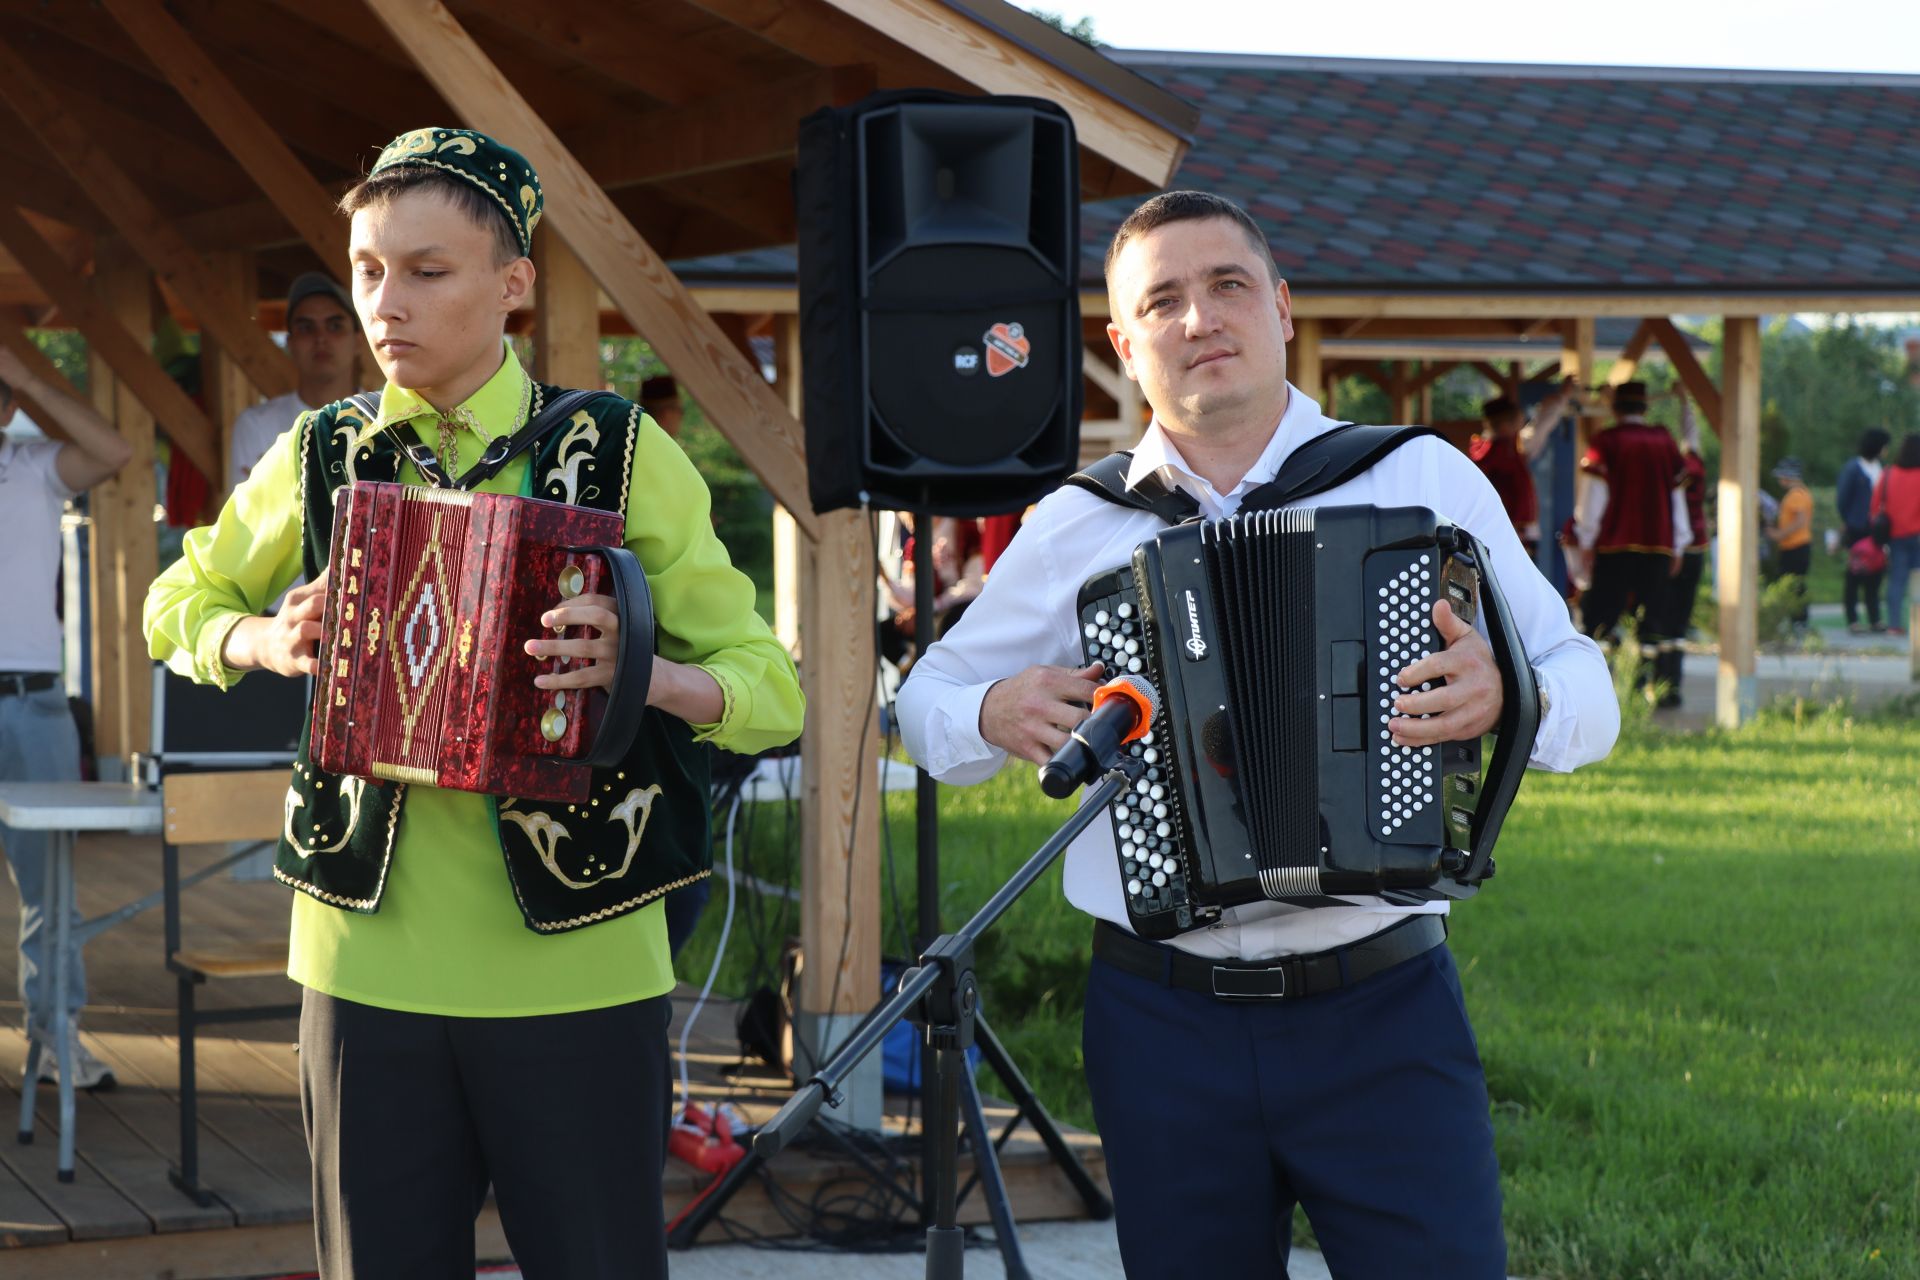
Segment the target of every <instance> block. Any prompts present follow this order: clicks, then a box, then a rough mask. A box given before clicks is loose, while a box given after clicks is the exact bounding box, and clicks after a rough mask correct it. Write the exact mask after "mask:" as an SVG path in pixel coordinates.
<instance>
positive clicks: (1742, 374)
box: [1714, 316, 1899, 729]
mask: <svg viewBox="0 0 1920 1280" xmlns="http://www.w3.org/2000/svg"><path fill="white" fill-rule="evenodd" d="M1724 333H1725V336H1724V338H1723V339H1722V341H1723V344H1724V345H1723V346H1722V348H1721V381H1722V384H1723V390H1722V396H1723V399H1722V404H1723V405H1724V408H1725V417H1724V418H1723V420H1722V425H1721V428H1720V491H1719V508H1720V509H1719V517H1720V518H1719V522H1718V524H1717V526H1716V528H1717V529H1718V531H1719V538H1720V554H1719V564H1720V572H1719V575H1718V576H1719V604H1720V668H1719V675H1718V681H1717V688H1716V690H1715V699H1714V719H1715V721H1717V722H1718V723H1719V724H1720V725H1721V726H1722V727H1724V728H1729V729H1735V728H1738V727H1739V726H1740V725H1742V724H1744V723H1745V722H1746V721H1748V720H1751V719H1752V718H1753V716H1754V712H1755V711H1756V710H1757V709H1758V689H1757V687H1756V683H1755V677H1754V652H1755V649H1756V648H1757V647H1758V641H1759V605H1760V516H1759V502H1758V495H1759V492H1760V324H1759V321H1758V320H1756V319H1754V318H1752V317H1750V316H1728V317H1726V321H1725V330H1724ZM1895 621H1896V622H1898V621H1899V619H1895Z"/></svg>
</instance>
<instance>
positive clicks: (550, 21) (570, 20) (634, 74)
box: [461, 0, 752, 143]
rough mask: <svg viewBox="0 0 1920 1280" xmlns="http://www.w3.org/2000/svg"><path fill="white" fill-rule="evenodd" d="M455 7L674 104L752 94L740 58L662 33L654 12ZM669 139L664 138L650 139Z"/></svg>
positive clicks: (471, 0) (497, 4)
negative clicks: (737, 91) (718, 54)
mask: <svg viewBox="0 0 1920 1280" xmlns="http://www.w3.org/2000/svg"><path fill="white" fill-rule="evenodd" d="M461 8H462V9H464V10H466V11H467V12H469V13H475V14H483V15H485V16H486V17H487V18H488V19H490V20H492V21H494V22H496V23H498V24H500V25H501V26H504V27H510V28H512V29H513V30H515V31H517V32H519V33H520V34H521V35H523V36H526V37H527V38H529V39H530V40H532V41H533V42H534V43H536V44H538V45H541V46H543V47H545V48H547V49H551V50H553V51H554V52H555V53H559V54H562V55H564V56H565V57H566V58H567V60H568V61H570V62H577V63H579V64H581V65H582V66H586V67H591V68H592V69H593V70H595V71H597V72H599V73H600V74H601V75H603V76H606V77H607V78H609V79H611V80H615V81H617V82H619V83H620V84H623V85H625V86H627V87H628V88H632V89H638V90H640V91H641V92H642V93H644V94H646V95H647V96H648V97H650V98H657V99H659V100H661V101H662V102H669V103H673V104H676V105H679V104H684V103H688V102H693V101H695V100H697V99H701V98H709V97H713V96H716V95H717V96H720V97H725V96H726V93H727V92H728V91H730V90H734V89H741V90H745V91H747V92H749V93H751V92H752V89H751V87H750V85H749V84H748V83H747V80H746V73H745V71H744V69H743V67H742V66H741V64H740V63H738V62H735V61H734V60H732V59H729V58H722V57H716V56H715V55H713V54H710V53H708V52H707V51H706V50H704V49H702V48H700V47H698V46H697V45H694V44H693V43H691V42H690V41H687V40H678V39H674V38H673V37H672V36H671V35H669V34H667V33H665V32H663V31H662V30H661V23H660V15H659V14H657V13H653V12H644V13H643V12H641V11H639V10H637V9H635V10H629V9H626V8H624V7H622V6H619V5H610V4H600V3H595V4H592V5H578V6H574V5H563V4H553V3H540V4H527V3H525V2H524V0H463V3H462V5H461ZM655 140H656V141H659V142H667V143H671V142H672V139H670V138H658V139H655Z"/></svg>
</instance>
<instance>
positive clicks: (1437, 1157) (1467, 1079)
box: [1082, 946, 1507, 1280]
mask: <svg viewBox="0 0 1920 1280" xmlns="http://www.w3.org/2000/svg"><path fill="white" fill-rule="evenodd" d="M1082 1044H1083V1047H1084V1049H1085V1051H1086V1062H1087V1084H1088V1086H1089V1088H1090V1090H1091V1092H1092V1096H1093V1110H1094V1117H1095V1119H1096V1120H1097V1121H1098V1122H1099V1126H1100V1139H1101V1143H1102V1145H1103V1147H1104V1148H1105V1152H1106V1161H1107V1175H1108V1178H1109V1179H1110V1180H1111V1182H1112V1185H1113V1199H1114V1207H1115V1213H1116V1216H1117V1219H1118V1225H1119V1232H1120V1255H1121V1259H1122V1261H1123V1262H1124V1263H1125V1264H1126V1269H1127V1275H1128V1276H1130V1277H1134V1278H1135V1280H1177V1278H1178V1277H1184V1276H1193V1277H1204V1278H1205V1280H1219V1278H1220V1277H1222V1276H1232V1277H1234V1278H1235V1280H1286V1273H1287V1272H1286V1264H1287V1253H1288V1249H1289V1246H1290V1243H1291V1241H1290V1234H1291V1233H1290V1228H1291V1222H1292V1217H1293V1208H1294V1206H1295V1205H1296V1204H1298V1205H1300V1206H1301V1207H1303V1208H1304V1209H1305V1210H1306V1214H1307V1220H1308V1221H1309V1222H1311V1223H1312V1224H1313V1230H1314V1235H1315V1237H1316V1238H1317V1239H1318V1241H1319V1244H1320V1248H1321V1249H1322V1251H1324V1252H1325V1254H1326V1257H1327V1265H1328V1267H1329V1268H1330V1269H1331V1270H1332V1272H1333V1274H1334V1276H1335V1277H1336V1278H1337V1280H1376V1278H1377V1280H1420V1278H1422V1277H1431V1278H1432V1280H1505V1276H1506V1273H1507V1271H1506V1259H1507V1248H1506V1239H1505V1236H1504V1235H1503V1234H1502V1232H1501V1227H1500V1171H1499V1166H1498V1165H1497V1163H1496V1162H1495V1159H1494V1154H1493V1126H1492V1123H1491V1122H1490V1120H1489V1118H1488V1114H1487V1087H1486V1077H1485V1075H1484V1073H1483V1072H1482V1070H1481V1067H1480V1055H1479V1051H1478V1049H1477V1048H1476V1047H1475V1044H1474V1039H1473V1028H1472V1027H1471V1026H1470V1025H1468V1022H1467V1012H1466V1005H1465V1003H1464V1002H1463V1000H1462V998H1461V993H1460V979H1459V976H1458V974H1457V973H1456V972H1455V971H1454V966H1453V957H1452V954H1451V953H1450V952H1449V951H1448V950H1447V948H1446V947H1445V946H1439V947H1435V948H1434V949H1433V950H1431V951H1429V952H1427V953H1426V954H1424V955H1419V956H1415V957H1414V958H1413V959H1411V960H1408V961H1406V962H1404V963H1402V964H1399V965H1396V966H1394V967H1393V968H1391V969H1389V970H1387V971H1386V972H1384V973H1379V974H1376V975H1374V976H1373V977H1371V978H1368V979H1366V980H1365V981H1363V982H1359V983H1355V984H1354V985H1352V986H1349V987H1344V988H1342V989H1340V990H1339V991H1334V992H1329V993H1327V994H1325V995H1319V996H1313V997H1310V998H1308V999H1305V1000H1274V1001H1229V1000H1220V999H1217V998H1215V997H1213V996H1210V995H1201V994H1199V993H1197V992H1190V991H1183V990H1178V989H1174V988H1171V987H1166V986H1162V985H1160V984H1158V983H1155V982H1150V981H1148V980H1146V979H1143V978H1137V977H1134V976H1133V975H1132V974H1129V973H1125V972H1122V971H1121V970H1119V969H1116V968H1114V967H1113V966H1111V965H1109V964H1106V963H1105V962H1103V961H1100V960H1095V961H1094V962H1093V968H1092V972H1091V973H1090V974H1089V976H1088V981H1087V1005H1086V1016H1085V1023H1084V1028H1083V1033H1082Z"/></svg>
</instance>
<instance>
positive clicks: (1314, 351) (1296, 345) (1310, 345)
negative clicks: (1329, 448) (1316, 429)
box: [1287, 316, 1332, 413]
mask: <svg viewBox="0 0 1920 1280" xmlns="http://www.w3.org/2000/svg"><path fill="white" fill-rule="evenodd" d="M1321 328H1322V326H1321V322H1320V321H1319V319H1317V318H1316V317H1312V316H1308V317H1303V318H1301V319H1298V320H1295V321H1294V322H1293V347H1292V349H1291V350H1289V351H1288V352H1287V378H1288V381H1290V382H1292V383H1293V385H1294V386H1296V387H1298V388H1300V390H1301V392H1302V393H1303V394H1305V395H1308V396H1311V397H1312V398H1313V399H1315V400H1317V401H1319V402H1320V406H1321V408H1322V409H1326V405H1327V378H1326V370H1325V366H1324V364H1323V363H1322V361H1321V359H1320V337H1321ZM1327 412H1329V413H1331V412H1332V410H1330V409H1327Z"/></svg>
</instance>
